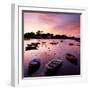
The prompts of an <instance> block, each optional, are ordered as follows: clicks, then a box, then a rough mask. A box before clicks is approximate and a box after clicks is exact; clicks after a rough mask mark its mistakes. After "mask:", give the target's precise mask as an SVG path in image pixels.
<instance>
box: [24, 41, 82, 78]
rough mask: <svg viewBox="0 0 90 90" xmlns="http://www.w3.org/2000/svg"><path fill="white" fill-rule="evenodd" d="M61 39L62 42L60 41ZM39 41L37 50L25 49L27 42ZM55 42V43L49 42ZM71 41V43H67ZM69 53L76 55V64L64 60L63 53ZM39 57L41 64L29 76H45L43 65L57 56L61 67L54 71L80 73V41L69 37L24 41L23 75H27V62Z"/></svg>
mask: <svg viewBox="0 0 90 90" xmlns="http://www.w3.org/2000/svg"><path fill="white" fill-rule="evenodd" d="M61 40H63V42H61ZM36 42H39V43H40V44H39V45H38V48H37V50H27V51H26V50H25V48H26V47H27V44H31V43H36ZM52 42H56V44H51V43H52ZM70 43H73V45H69V44H70ZM67 53H70V54H72V55H74V56H76V57H77V59H78V61H77V65H74V64H72V63H71V62H69V61H68V60H66V58H65V55H66V54H67ZM36 58H39V59H40V63H41V66H40V68H39V69H38V70H37V71H36V72H35V73H33V74H32V75H31V76H34V77H35V76H45V69H46V68H45V65H46V64H47V63H48V62H49V61H50V60H52V59H54V58H59V59H61V60H62V61H63V65H62V67H61V68H60V69H59V70H58V71H57V73H55V76H58V75H60V76H61V75H62V76H63V75H79V74H80V42H77V41H75V40H69V39H30V40H25V41H24V61H23V67H24V77H31V76H29V75H28V72H27V71H28V64H29V62H30V61H32V60H33V59H36Z"/></svg>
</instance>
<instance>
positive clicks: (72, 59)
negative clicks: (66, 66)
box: [66, 53, 77, 65]
mask: <svg viewBox="0 0 90 90" xmlns="http://www.w3.org/2000/svg"><path fill="white" fill-rule="evenodd" d="M66 59H67V60H68V61H69V62H70V63H72V64H75V65H77V58H76V57H75V56H74V55H72V54H69V53H67V54H66Z"/></svg>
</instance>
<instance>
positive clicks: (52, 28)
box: [24, 12, 80, 36]
mask: <svg viewBox="0 0 90 90" xmlns="http://www.w3.org/2000/svg"><path fill="white" fill-rule="evenodd" d="M24 27H25V28H24V31H25V32H27V31H29V32H31V31H33V32H36V31H37V30H38V29H39V30H42V31H44V32H48V33H54V34H55V33H57V34H66V35H74V36H77V34H78V36H79V31H80V14H57V13H41V12H40V13H37V12H25V13H24ZM71 31H72V32H71ZM74 32H75V33H74ZM71 33H72V34H71Z"/></svg>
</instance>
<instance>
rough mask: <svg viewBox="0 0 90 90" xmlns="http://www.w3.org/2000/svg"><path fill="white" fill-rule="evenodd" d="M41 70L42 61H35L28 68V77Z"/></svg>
mask: <svg viewBox="0 0 90 90" xmlns="http://www.w3.org/2000/svg"><path fill="white" fill-rule="evenodd" d="M39 68H40V59H33V60H32V61H31V62H30V63H29V66H28V75H31V74H33V73H35V72H36V71H37V70H38V69H39Z"/></svg>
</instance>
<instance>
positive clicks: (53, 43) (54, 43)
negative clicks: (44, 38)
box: [50, 42, 58, 45]
mask: <svg viewBox="0 0 90 90" xmlns="http://www.w3.org/2000/svg"><path fill="white" fill-rule="evenodd" d="M50 44H52V45H56V44H58V42H51V43H50Z"/></svg>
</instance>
